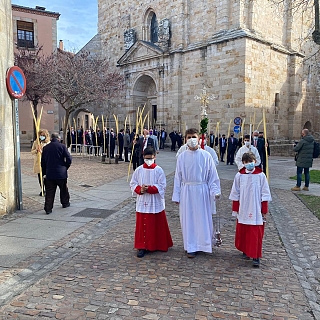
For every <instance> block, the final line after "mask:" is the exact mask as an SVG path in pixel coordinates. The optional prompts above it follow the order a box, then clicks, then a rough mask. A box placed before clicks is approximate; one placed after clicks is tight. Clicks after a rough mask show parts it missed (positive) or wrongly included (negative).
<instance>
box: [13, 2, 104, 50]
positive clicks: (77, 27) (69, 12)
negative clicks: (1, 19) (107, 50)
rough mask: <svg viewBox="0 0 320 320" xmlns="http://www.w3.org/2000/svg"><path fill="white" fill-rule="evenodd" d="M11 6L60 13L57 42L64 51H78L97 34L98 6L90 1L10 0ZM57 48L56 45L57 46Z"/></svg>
mask: <svg viewBox="0 0 320 320" xmlns="http://www.w3.org/2000/svg"><path fill="white" fill-rule="evenodd" d="M11 3H12V4H16V5H19V6H24V7H30V8H35V7H36V6H41V7H45V8H46V11H53V12H58V13H60V17H59V20H58V21H57V26H58V42H59V40H63V43H64V49H65V50H69V51H78V50H80V49H81V48H82V47H84V46H85V45H86V44H87V43H88V42H89V41H90V39H91V38H93V37H94V36H95V35H96V34H97V23H98V4H97V1H95V0H94V1H92V0H54V1H52V0H12V1H11ZM57 46H58V44H57Z"/></svg>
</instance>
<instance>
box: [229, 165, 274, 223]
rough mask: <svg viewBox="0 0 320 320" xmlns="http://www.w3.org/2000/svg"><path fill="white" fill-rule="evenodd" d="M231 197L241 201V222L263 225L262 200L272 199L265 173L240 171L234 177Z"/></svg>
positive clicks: (239, 220) (239, 218)
mask: <svg viewBox="0 0 320 320" xmlns="http://www.w3.org/2000/svg"><path fill="white" fill-rule="evenodd" d="M246 172H248V171H246ZM229 199H230V200H233V201H239V203H240V207H239V213H238V214H237V219H238V222H239V223H242V224H249V225H263V221H262V215H261V202H263V201H268V202H269V201H271V200H272V199H271V193H270V188H269V184H268V181H267V178H266V176H265V174H264V173H263V172H261V173H259V174H255V173H254V172H252V173H250V172H249V173H244V174H243V173H240V172H238V173H237V174H236V176H235V178H234V181H233V185H232V189H231V193H230V196H229Z"/></svg>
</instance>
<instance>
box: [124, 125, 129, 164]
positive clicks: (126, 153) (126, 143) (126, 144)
mask: <svg viewBox="0 0 320 320" xmlns="http://www.w3.org/2000/svg"><path fill="white" fill-rule="evenodd" d="M129 133H130V130H129V129H126V133H125V135H124V136H123V148H124V161H125V162H130V161H129V147H130V134H129Z"/></svg>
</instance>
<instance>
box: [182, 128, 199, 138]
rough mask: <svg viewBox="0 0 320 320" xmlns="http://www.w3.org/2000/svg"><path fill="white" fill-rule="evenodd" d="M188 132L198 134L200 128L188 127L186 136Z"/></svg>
mask: <svg viewBox="0 0 320 320" xmlns="http://www.w3.org/2000/svg"><path fill="white" fill-rule="evenodd" d="M188 134H197V135H199V130H198V129H196V128H190V129H187V130H186V134H185V137H186V136H187V135H188Z"/></svg>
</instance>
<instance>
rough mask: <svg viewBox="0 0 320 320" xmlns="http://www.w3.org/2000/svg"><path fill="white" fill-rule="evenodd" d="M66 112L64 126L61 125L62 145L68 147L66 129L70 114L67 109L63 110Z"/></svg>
mask: <svg viewBox="0 0 320 320" xmlns="http://www.w3.org/2000/svg"><path fill="white" fill-rule="evenodd" d="M65 110H66V116H65V119H64V124H63V143H64V144H65V145H66V146H68V144H67V143H68V142H67V141H68V137H67V128H68V123H69V117H70V112H69V110H68V109H65Z"/></svg>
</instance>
